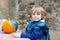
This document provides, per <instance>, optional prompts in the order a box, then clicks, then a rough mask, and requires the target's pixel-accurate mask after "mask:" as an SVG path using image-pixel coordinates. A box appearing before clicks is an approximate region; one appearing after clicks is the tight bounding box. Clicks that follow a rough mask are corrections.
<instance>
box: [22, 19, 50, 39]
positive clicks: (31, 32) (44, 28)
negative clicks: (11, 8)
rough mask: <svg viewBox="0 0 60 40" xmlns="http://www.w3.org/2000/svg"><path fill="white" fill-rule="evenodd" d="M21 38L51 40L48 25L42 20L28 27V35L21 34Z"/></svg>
mask: <svg viewBox="0 0 60 40" xmlns="http://www.w3.org/2000/svg"><path fill="white" fill-rule="evenodd" d="M21 38H30V39H31V40H50V37H49V28H48V25H47V24H46V23H45V22H42V21H41V20H39V21H33V22H31V23H30V24H29V25H28V26H27V28H26V33H25V34H24V33H22V34H21Z"/></svg>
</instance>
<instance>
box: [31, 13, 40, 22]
mask: <svg viewBox="0 0 60 40" xmlns="http://www.w3.org/2000/svg"><path fill="white" fill-rule="evenodd" d="M32 20H33V21H38V20H41V12H33V13H32Z"/></svg>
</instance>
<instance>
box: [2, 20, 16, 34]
mask: <svg viewBox="0 0 60 40" xmlns="http://www.w3.org/2000/svg"><path fill="white" fill-rule="evenodd" d="M2 30H3V32H4V33H7V34H10V33H12V32H16V28H14V27H13V25H12V24H11V22H10V21H5V22H4V23H3V25H2Z"/></svg>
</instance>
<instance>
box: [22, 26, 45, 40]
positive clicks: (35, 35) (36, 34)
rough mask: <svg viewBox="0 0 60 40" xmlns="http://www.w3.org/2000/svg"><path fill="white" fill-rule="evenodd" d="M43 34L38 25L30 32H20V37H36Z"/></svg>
mask: <svg viewBox="0 0 60 40" xmlns="http://www.w3.org/2000/svg"><path fill="white" fill-rule="evenodd" d="M43 35H44V31H43V30H42V29H40V28H39V27H35V28H34V30H33V31H32V33H26V34H24V33H22V34H21V38H29V39H32V40H34V39H38V38H41V37H42V36H43Z"/></svg>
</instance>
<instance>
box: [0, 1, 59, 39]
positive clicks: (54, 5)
mask: <svg viewBox="0 0 60 40" xmlns="http://www.w3.org/2000/svg"><path fill="white" fill-rule="evenodd" d="M34 5H35V6H42V7H43V8H44V9H45V11H46V16H45V19H46V20H45V21H46V22H47V24H48V25H49V29H50V38H51V40H60V35H59V34H60V0H0V19H8V20H16V21H17V23H18V28H19V30H20V31H22V32H25V28H26V26H27V24H28V23H29V22H31V19H30V9H31V8H32V6H34Z"/></svg>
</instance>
